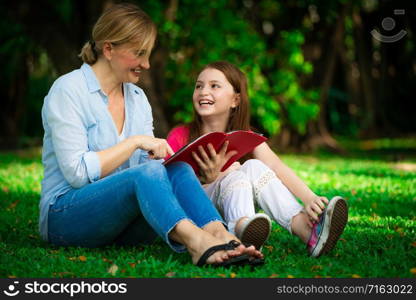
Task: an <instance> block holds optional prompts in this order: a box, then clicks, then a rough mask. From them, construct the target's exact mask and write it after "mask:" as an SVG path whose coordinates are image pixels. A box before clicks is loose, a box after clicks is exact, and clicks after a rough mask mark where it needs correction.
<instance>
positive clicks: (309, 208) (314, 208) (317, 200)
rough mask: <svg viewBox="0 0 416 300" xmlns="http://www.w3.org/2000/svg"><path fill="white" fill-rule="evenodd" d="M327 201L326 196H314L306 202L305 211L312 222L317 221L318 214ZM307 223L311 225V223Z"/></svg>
mask: <svg viewBox="0 0 416 300" xmlns="http://www.w3.org/2000/svg"><path fill="white" fill-rule="evenodd" d="M328 203H329V201H328V199H327V198H326V197H321V196H315V197H314V198H312V200H311V201H309V203H308V204H306V205H305V210H306V213H307V214H308V216H309V218H310V219H311V221H312V222H318V221H319V215H320V214H322V212H323V211H324V209H325V205H327V204H328ZM309 225H310V226H311V225H312V224H309Z"/></svg>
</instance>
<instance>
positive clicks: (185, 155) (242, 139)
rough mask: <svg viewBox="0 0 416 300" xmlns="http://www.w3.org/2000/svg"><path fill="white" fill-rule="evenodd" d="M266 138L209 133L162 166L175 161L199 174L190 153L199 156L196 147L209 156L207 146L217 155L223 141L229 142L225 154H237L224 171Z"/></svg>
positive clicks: (251, 134)
mask: <svg viewBox="0 0 416 300" xmlns="http://www.w3.org/2000/svg"><path fill="white" fill-rule="evenodd" d="M266 140H267V138H265V137H264V136H262V135H261V134H258V133H255V132H253V131H244V130H237V131H231V132H228V133H224V132H210V133H207V134H204V135H202V136H200V137H199V138H197V139H196V140H195V141H193V142H191V143H189V144H187V145H185V146H183V147H182V148H181V149H179V150H178V151H177V152H176V153H175V154H174V155H172V156H171V157H169V158H168V159H167V160H166V161H165V162H164V163H163V164H165V165H168V164H170V163H172V162H175V161H184V162H186V163H188V164H190V165H191V166H192V168H193V169H194V171H195V173H196V174H199V166H198V164H197V162H196V161H195V160H194V158H193V157H192V152H195V153H196V154H198V155H199V150H198V146H202V147H204V149H205V151H206V152H207V154H208V155H209V151H208V147H207V146H208V144H212V146H214V149H215V151H216V152H217V153H218V152H219V151H220V149H221V147H222V145H223V144H224V142H225V141H229V144H228V147H227V152H228V151H232V150H236V151H237V152H238V153H237V154H236V155H234V156H232V157H231V158H230V159H229V160H228V161H227V162H226V163H225V165H224V166H223V167H222V169H221V171H224V170H226V169H227V168H228V167H229V166H230V165H231V164H232V163H233V162H235V161H237V160H239V159H240V158H241V157H243V156H244V155H246V154H247V153H249V152H251V151H253V150H254V148H256V147H257V146H258V145H260V144H261V143H263V142H264V141H266Z"/></svg>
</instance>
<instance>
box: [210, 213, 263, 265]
mask: <svg viewBox="0 0 416 300" xmlns="http://www.w3.org/2000/svg"><path fill="white" fill-rule="evenodd" d="M239 222H240V220H239ZM202 229H203V230H205V231H207V232H209V233H210V234H212V235H213V236H215V237H216V238H218V239H220V240H222V241H223V242H225V243H228V242H229V241H232V240H235V241H237V242H239V243H241V241H240V240H239V239H238V238H237V237H236V236H235V235H233V234H232V233H230V232H228V231H227V230H226V229H225V227H224V225H223V224H222V223H221V222H211V223H209V224H207V225H205V226H204V227H203V228H202ZM235 250H236V251H238V252H239V254H248V255H249V256H251V257H255V258H263V254H262V253H261V252H260V251H258V250H256V248H255V247H254V246H250V247H245V246H244V245H243V244H241V245H240V246H238V247H237V248H236V249H235Z"/></svg>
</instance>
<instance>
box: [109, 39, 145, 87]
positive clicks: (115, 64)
mask: <svg viewBox="0 0 416 300" xmlns="http://www.w3.org/2000/svg"><path fill="white" fill-rule="evenodd" d="M110 46H111V50H110V57H111V59H110V60H109V62H110V65H111V67H112V69H113V71H114V73H115V75H116V77H117V78H118V80H119V81H120V82H132V83H137V82H138V81H139V78H140V72H141V71H142V70H143V69H144V70H147V69H149V68H150V63H149V56H150V52H151V49H139V48H138V47H135V46H134V45H131V44H122V45H113V44H111V45H110Z"/></svg>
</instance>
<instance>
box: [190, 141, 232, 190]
mask: <svg viewBox="0 0 416 300" xmlns="http://www.w3.org/2000/svg"><path fill="white" fill-rule="evenodd" d="M228 143H229V142H228V141H225V142H224V144H223V145H222V147H221V149H220V151H219V152H218V153H216V152H215V149H214V147H213V146H212V145H211V144H208V146H207V148H208V152H209V154H207V153H206V152H205V150H204V148H203V147H202V146H199V147H198V151H199V155H198V154H197V153H195V152H192V157H193V158H194V159H195V161H196V162H197V164H198V166H199V170H200V179H201V181H202V182H204V183H211V182H213V181H214V180H215V179H217V177H218V175H219V174H220V172H221V169H222V167H223V166H224V165H225V163H226V162H227V161H228V160H229V159H230V158H231V157H232V156H234V155H236V154H237V151H235V150H233V151H229V152H227V147H228Z"/></svg>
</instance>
